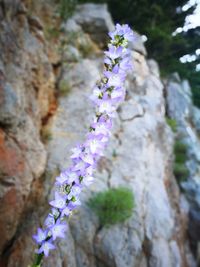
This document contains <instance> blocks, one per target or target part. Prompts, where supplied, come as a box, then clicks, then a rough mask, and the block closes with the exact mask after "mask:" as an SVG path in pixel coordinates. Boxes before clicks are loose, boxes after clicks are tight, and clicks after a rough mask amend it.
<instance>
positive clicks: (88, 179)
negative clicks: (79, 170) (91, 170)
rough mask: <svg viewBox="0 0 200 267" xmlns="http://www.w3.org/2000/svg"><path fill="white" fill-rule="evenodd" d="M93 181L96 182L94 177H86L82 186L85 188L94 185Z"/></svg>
mask: <svg viewBox="0 0 200 267" xmlns="http://www.w3.org/2000/svg"><path fill="white" fill-rule="evenodd" d="M93 181H94V178H93V177H92V176H90V175H88V176H85V177H84V179H83V181H82V184H83V185H85V186H89V185H91V184H92V183H93Z"/></svg>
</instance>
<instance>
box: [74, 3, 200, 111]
mask: <svg viewBox="0 0 200 267" xmlns="http://www.w3.org/2000/svg"><path fill="white" fill-rule="evenodd" d="M79 2H87V0H79ZM93 2H96V3H101V2H102V3H103V2H107V3H108V6H109V9H110V11H111V14H112V16H113V18H114V21H115V22H120V23H128V24H129V25H131V26H132V27H133V28H134V29H135V30H136V31H138V32H140V33H141V34H144V35H146V36H147V38H148V40H147V42H146V47H147V51H148V53H149V56H150V57H152V58H154V59H156V60H157V61H158V62H159V65H160V67H161V74H162V75H163V76H166V75H167V74H169V73H171V72H174V71H176V72H179V74H180V75H181V77H182V78H187V79H189V81H190V83H191V85H192V90H193V96H194V103H195V104H196V105H198V106H199V107H200V72H196V62H191V63H186V64H182V63H181V62H180V60H179V58H180V57H182V56H183V55H185V54H192V53H194V52H195V50H196V49H198V48H199V39H200V37H199V36H200V30H199V28H196V29H191V30H189V31H188V32H182V33H179V34H177V35H176V36H172V33H173V32H174V31H175V30H176V29H177V28H178V27H182V26H183V25H184V22H185V18H186V16H188V15H190V14H192V13H193V11H194V8H195V7H191V8H189V9H188V10H187V11H185V12H183V11H181V7H182V6H183V5H185V4H186V3H187V2H188V1H187V0H124V1H120V0H93Z"/></svg>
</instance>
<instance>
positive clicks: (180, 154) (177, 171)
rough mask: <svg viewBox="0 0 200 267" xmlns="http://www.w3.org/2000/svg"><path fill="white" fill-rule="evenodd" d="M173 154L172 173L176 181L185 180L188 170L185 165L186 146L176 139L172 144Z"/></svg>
mask: <svg viewBox="0 0 200 267" xmlns="http://www.w3.org/2000/svg"><path fill="white" fill-rule="evenodd" d="M174 155H175V162H174V169H173V171H174V175H175V177H176V179H177V180H178V182H182V181H185V180H186V179H187V178H188V176H189V171H188V169H187V167H186V165H185V163H186V161H187V146H186V145H185V144H184V143H183V142H181V141H176V142H175V144H174Z"/></svg>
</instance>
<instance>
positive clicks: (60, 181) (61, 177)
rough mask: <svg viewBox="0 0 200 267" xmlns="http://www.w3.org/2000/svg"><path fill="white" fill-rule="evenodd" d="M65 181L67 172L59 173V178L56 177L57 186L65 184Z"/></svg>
mask: <svg viewBox="0 0 200 267" xmlns="http://www.w3.org/2000/svg"><path fill="white" fill-rule="evenodd" d="M66 181H67V172H61V174H60V175H59V176H57V177H56V184H57V185H62V184H64V183H66Z"/></svg>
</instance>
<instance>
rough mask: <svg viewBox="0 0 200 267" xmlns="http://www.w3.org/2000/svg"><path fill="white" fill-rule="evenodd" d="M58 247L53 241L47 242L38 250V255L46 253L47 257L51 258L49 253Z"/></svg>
mask: <svg viewBox="0 0 200 267" xmlns="http://www.w3.org/2000/svg"><path fill="white" fill-rule="evenodd" d="M55 248H56V247H55V246H54V245H53V244H52V243H51V241H45V242H43V243H42V245H41V247H40V248H39V249H38V251H37V253H38V254H41V253H44V255H45V257H48V256H49V251H50V250H53V249H55Z"/></svg>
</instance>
